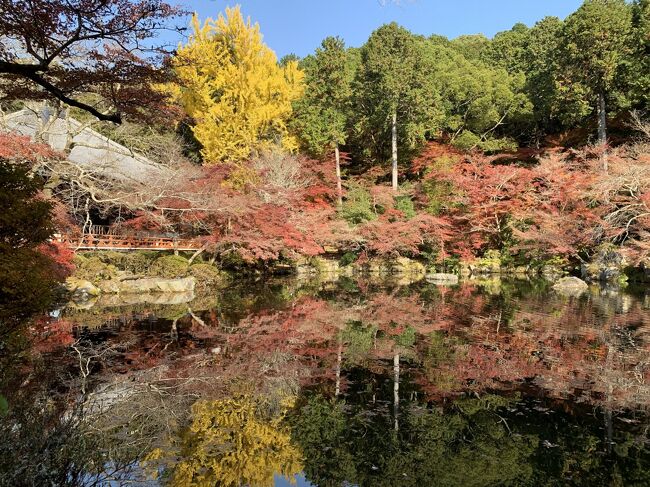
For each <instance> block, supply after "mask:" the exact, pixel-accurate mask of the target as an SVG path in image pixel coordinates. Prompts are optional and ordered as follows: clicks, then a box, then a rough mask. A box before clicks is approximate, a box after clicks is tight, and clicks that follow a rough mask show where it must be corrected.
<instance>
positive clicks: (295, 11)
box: [171, 0, 582, 57]
mask: <svg viewBox="0 0 650 487" xmlns="http://www.w3.org/2000/svg"><path fill="white" fill-rule="evenodd" d="M178 1H179V2H180V3H181V4H182V5H184V6H185V7H186V8H187V9H188V10H191V11H195V12H197V13H198V14H199V16H200V17H201V18H202V19H204V18H206V17H216V16H217V15H218V13H219V12H221V11H223V10H224V9H225V7H226V6H233V5H236V4H237V3H239V4H240V5H241V7H242V12H243V13H244V15H246V16H250V17H251V19H252V20H253V21H256V22H259V24H260V27H261V31H262V33H263V34H264V41H265V42H266V44H267V45H269V46H270V47H271V48H272V49H273V50H275V52H276V53H277V55H278V57H282V56H284V55H285V54H289V53H295V54H298V55H299V56H305V55H307V54H309V53H311V52H313V51H314V49H315V48H316V47H318V45H319V44H320V42H321V41H322V40H323V39H324V38H325V37H327V36H329V35H338V36H340V37H342V38H343V39H344V40H345V42H346V44H347V45H348V46H356V47H358V46H361V45H362V44H363V43H364V42H365V41H366V39H367V38H368V36H369V35H370V33H371V32H372V31H373V30H375V29H376V28H377V27H379V26H381V25H383V24H385V23H388V22H392V21H396V22H398V23H399V24H401V25H403V26H404V27H406V28H408V29H409V30H411V31H412V32H414V33H417V34H424V35H430V34H434V33H435V34H442V35H445V36H447V37H449V38H454V37H457V36H459V35H461V34H476V33H483V34H485V35H487V36H489V37H491V36H493V35H494V34H495V33H496V32H499V31H502V30H507V29H509V28H510V27H512V25H513V24H515V23H516V22H523V23H525V24H527V25H533V24H534V23H535V22H536V21H537V20H539V19H541V18H543V17H545V16H547V15H555V16H557V17H560V18H565V17H566V16H567V15H568V14H570V13H571V12H573V11H574V10H576V9H577V8H578V7H579V6H580V4H581V3H582V1H581V0H445V1H443V0H400V1H398V2H392V1H391V0H241V1H239V2H237V1H228V0H178ZM171 2H172V3H175V2H174V1H173V0H171Z"/></svg>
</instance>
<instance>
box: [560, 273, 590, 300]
mask: <svg viewBox="0 0 650 487" xmlns="http://www.w3.org/2000/svg"><path fill="white" fill-rule="evenodd" d="M587 289H589V286H588V284H587V283H586V282H585V281H583V280H582V279H579V278H577V277H563V278H562V279H560V280H559V281H557V282H556V283H555V284H553V290H555V291H557V292H558V293H560V294H564V295H566V296H579V295H581V294H582V293H584V292H585V291H586V290H587Z"/></svg>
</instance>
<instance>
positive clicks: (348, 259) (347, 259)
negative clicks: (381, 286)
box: [339, 252, 359, 267]
mask: <svg viewBox="0 0 650 487" xmlns="http://www.w3.org/2000/svg"><path fill="white" fill-rule="evenodd" d="M358 258H359V256H358V255H357V254H355V253H354V252H346V253H345V254H343V255H342V256H341V258H340V259H339V265H340V266H341V267H345V266H346V265H350V264H352V263H353V262H356V260H357V259H358Z"/></svg>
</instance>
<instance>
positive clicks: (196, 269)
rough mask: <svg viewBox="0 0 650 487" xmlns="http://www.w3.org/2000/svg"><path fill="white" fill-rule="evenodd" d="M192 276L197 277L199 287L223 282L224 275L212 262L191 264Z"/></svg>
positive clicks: (190, 271)
mask: <svg viewBox="0 0 650 487" xmlns="http://www.w3.org/2000/svg"><path fill="white" fill-rule="evenodd" d="M189 273H190V276H194V277H195V278H196V284H197V286H199V287H204V288H208V287H214V286H217V285H219V284H222V283H223V281H224V277H223V275H222V274H221V272H220V271H219V269H217V268H216V267H215V266H213V265H210V264H194V265H193V266H190V270H189Z"/></svg>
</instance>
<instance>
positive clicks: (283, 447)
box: [153, 398, 302, 487]
mask: <svg viewBox="0 0 650 487" xmlns="http://www.w3.org/2000/svg"><path fill="white" fill-rule="evenodd" d="M284 412H286V409H285V411H283V413H282V414H280V415H276V416H274V417H271V418H268V417H264V415H263V414H261V413H260V411H259V408H258V407H257V404H256V403H255V402H254V401H253V400H251V399H249V398H243V399H226V400H219V401H199V402H197V403H195V404H194V406H193V407H192V415H193V420H192V424H191V426H190V427H189V429H188V430H187V431H186V432H185V433H184V434H183V435H182V438H181V444H180V451H179V452H178V453H179V456H180V460H179V462H178V464H176V466H175V467H174V469H173V471H172V472H171V476H170V484H171V485H173V486H214V485H219V486H240V485H250V486H251V487H266V486H272V485H273V475H274V474H281V475H283V476H285V477H287V478H290V479H291V478H293V476H294V475H296V474H297V473H299V472H300V471H301V470H302V465H301V455H300V450H298V448H296V447H295V446H293V445H292V444H291V437H290V431H289V429H288V427H286V426H283V425H282V424H281V421H282V419H283V417H284ZM153 456H157V455H155V454H154V455H153Z"/></svg>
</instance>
